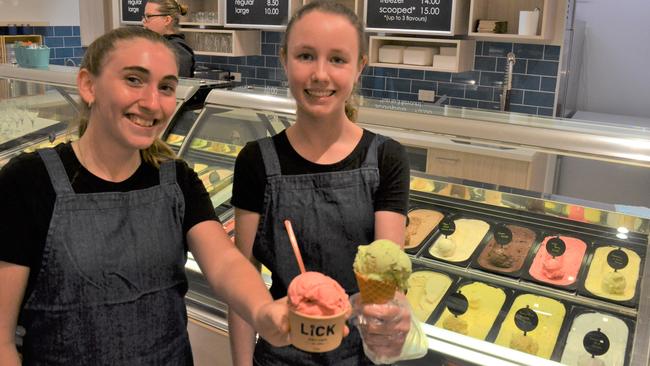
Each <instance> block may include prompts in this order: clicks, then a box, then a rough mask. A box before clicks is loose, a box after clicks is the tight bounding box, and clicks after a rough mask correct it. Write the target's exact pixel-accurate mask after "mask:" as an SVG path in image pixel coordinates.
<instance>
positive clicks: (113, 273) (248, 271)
mask: <svg viewBox="0 0 650 366" xmlns="http://www.w3.org/2000/svg"><path fill="white" fill-rule="evenodd" d="M177 70H178V69H177V64H176V56H175V53H174V50H173V47H172V46H171V45H170V44H169V42H167V41H166V40H165V39H164V38H163V37H161V36H160V35H158V34H156V33H154V32H151V31H149V30H146V29H143V28H138V27H128V28H120V29H115V30H113V31H111V32H109V33H107V34H105V35H103V36H101V37H99V38H98V39H97V40H95V41H94V42H93V43H92V44H91V45H90V46H89V47H88V50H87V51H86V54H85V56H84V59H83V62H82V64H81V68H80V70H79V73H78V75H77V86H78V91H79V96H80V97H81V99H82V101H83V104H82V106H83V110H82V117H83V118H82V119H81V122H80V125H79V140H78V141H75V142H72V143H63V144H59V145H57V146H56V147H54V148H49V149H43V150H38V151H37V152H33V153H23V154H21V155H19V156H17V157H16V158H13V159H12V160H11V161H10V162H9V163H8V164H7V165H6V166H5V167H4V168H3V169H2V170H0V191H1V192H2V194H1V195H0V222H2V225H0V237H1V238H2V245H0V365H3V366H17V365H20V364H21V361H20V360H19V356H18V353H17V350H16V346H15V343H14V335H15V331H16V324H17V322H18V318H19V316H20V324H22V325H23V326H24V327H25V329H26V335H25V337H24V342H23V348H22V356H23V360H22V362H23V364H24V365H174V366H177V365H191V364H192V355H191V350H190V343H189V338H188V333H187V312H186V308H185V301H184V297H185V293H186V292H187V289H188V282H187V278H186V275H185V262H186V260H187V251H188V250H191V251H192V254H193V255H194V258H195V259H196V260H197V262H198V264H199V266H200V267H201V270H202V271H203V274H204V276H205V277H206V279H207V280H208V282H209V283H210V284H211V286H212V288H213V289H214V290H215V292H216V293H218V294H219V295H220V296H222V297H223V298H224V299H225V301H227V302H228V304H229V306H230V307H231V308H233V309H235V310H236V311H237V313H238V314H241V315H242V316H243V317H244V318H245V319H246V321H248V322H251V324H254V327H255V328H256V329H257V330H258V331H259V332H260V335H261V336H262V337H264V338H266V339H267V340H268V341H269V342H271V343H272V344H276V345H286V344H288V320H287V316H288V315H287V314H288V308H287V304H286V301H284V302H281V301H279V302H274V301H273V300H272V298H271V296H270V295H269V293H268V290H267V289H266V286H265V285H264V283H263V281H262V280H261V279H260V276H259V273H258V272H257V271H256V270H255V268H254V267H253V266H252V265H251V263H250V262H249V261H248V260H247V259H246V258H245V257H244V256H242V254H241V253H240V251H239V250H238V249H237V248H236V247H235V246H234V244H233V243H232V242H231V241H230V239H229V238H228V236H227V235H226V233H225V232H224V230H223V228H222V226H221V224H220V223H219V221H218V219H217V217H216V216H215V212H214V209H213V207H212V205H211V202H210V199H209V197H208V194H207V192H206V190H205V188H204V186H203V184H202V183H201V181H200V180H199V178H198V177H197V175H196V173H195V172H194V171H193V170H192V169H191V168H190V167H189V166H188V165H187V164H186V163H185V162H184V161H182V160H179V159H176V158H175V156H174V153H173V152H172V151H171V150H170V149H169V148H168V147H167V146H166V145H165V144H164V143H163V142H162V141H161V140H160V139H159V137H158V136H160V133H161V132H162V131H163V129H164V128H165V126H166V124H167V123H168V121H169V118H170V116H171V115H172V113H173V111H174V108H175V105H176V97H175V91H176V87H177V85H178V76H177V75H178V74H177Z"/></svg>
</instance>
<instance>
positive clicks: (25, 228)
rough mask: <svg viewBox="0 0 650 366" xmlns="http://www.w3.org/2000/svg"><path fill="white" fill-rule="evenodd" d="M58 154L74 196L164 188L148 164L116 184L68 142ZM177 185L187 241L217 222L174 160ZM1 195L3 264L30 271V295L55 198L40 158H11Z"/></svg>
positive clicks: (196, 184)
mask: <svg viewBox="0 0 650 366" xmlns="http://www.w3.org/2000/svg"><path fill="white" fill-rule="evenodd" d="M54 149H55V151H56V152H57V153H58V154H59V156H60V157H61V161H62V162H63V166H64V167H65V170H66V172H67V173H68V178H69V179H70V182H72V188H73V189H74V191H75V192H76V193H99V192H128V191H133V190H140V189H145V188H149V187H152V186H156V185H158V184H160V175H159V174H160V173H159V170H158V169H157V168H156V167H154V166H153V165H150V164H147V163H145V162H143V163H142V164H141V165H140V167H139V168H138V169H137V170H136V171H135V173H133V175H132V176H131V177H129V178H128V179H126V180H124V181H122V182H119V183H114V182H109V181H105V180H103V179H100V178H98V177H96V176H94V175H93V174H92V173H90V172H89V171H88V170H86V169H85V168H84V167H83V166H81V164H80V163H79V160H77V157H76V155H75V154H74V151H73V150H72V145H70V144H69V143H67V144H59V145H57V146H56V147H55V148H54ZM176 181H177V183H178V186H179V187H180V189H181V191H182V192H183V198H184V200H185V216H184V217H183V237H185V234H187V232H188V231H189V230H190V229H191V228H192V227H193V226H194V225H196V224H198V223H200V222H203V221H206V220H218V219H217V216H216V214H215V212H214V208H213V206H212V203H211V202H210V197H209V195H208V193H207V192H206V190H205V187H204V186H203V183H201V181H200V180H199V178H198V176H197V175H196V173H195V172H194V171H193V170H192V169H191V168H190V167H189V166H188V165H187V163H185V162H184V161H182V160H177V161H176ZM0 192H2V194H0V238H2V242H1V243H0V261H5V262H9V263H14V264H19V265H23V266H27V267H30V278H29V282H28V291H29V289H30V288H31V285H33V281H34V280H35V276H36V275H37V274H38V272H39V270H40V266H41V259H42V256H43V250H44V247H45V241H46V238H47V231H48V228H49V225H50V220H51V219H52V211H53V209H54V201H55V198H56V195H55V193H54V187H53V186H52V183H51V181H50V176H49V175H48V173H47V169H46V168H45V163H44V162H43V160H42V159H41V158H40V156H39V155H38V154H37V153H27V154H21V155H19V156H17V157H15V158H13V159H11V160H10V161H9V163H7V165H6V166H5V167H4V168H2V170H0ZM186 248H187V244H186Z"/></svg>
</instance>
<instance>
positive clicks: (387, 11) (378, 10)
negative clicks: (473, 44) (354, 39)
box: [365, 0, 456, 34]
mask: <svg viewBox="0 0 650 366" xmlns="http://www.w3.org/2000/svg"><path fill="white" fill-rule="evenodd" d="M455 1H456V0H366V7H365V21H366V29H367V30H369V31H379V32H384V31H394V32H403V33H409V32H410V33H430V34H451V32H452V24H453V21H452V16H454V14H453V13H454V11H453V7H454V2H455Z"/></svg>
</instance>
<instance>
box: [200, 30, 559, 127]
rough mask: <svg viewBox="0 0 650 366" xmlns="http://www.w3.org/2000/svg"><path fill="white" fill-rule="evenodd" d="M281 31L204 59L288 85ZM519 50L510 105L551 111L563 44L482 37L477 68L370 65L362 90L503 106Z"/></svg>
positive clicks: (245, 78)
mask: <svg viewBox="0 0 650 366" xmlns="http://www.w3.org/2000/svg"><path fill="white" fill-rule="evenodd" d="M282 36H283V34H282V32H262V55H261V56H249V57H214V56H213V57H208V56H205V57H201V58H199V60H198V63H199V64H204V65H205V66H210V67H217V68H220V69H223V70H228V71H231V72H239V73H241V74H242V83H244V84H248V85H260V86H286V85H287V84H286V81H287V78H286V76H285V74H284V70H283V69H282V66H281V65H280V61H279V57H278V55H279V51H280V43H281V41H282ZM508 52H514V53H515V56H516V58H517V62H516V64H515V66H514V68H513V78H512V79H513V80H512V86H513V91H512V93H511V95H512V98H511V106H512V107H511V109H512V110H513V111H517V112H523V113H532V114H539V115H552V113H553V101H554V99H555V89H556V83H557V71H558V64H559V55H560V47H559V46H552V45H537V44H523V43H506V42H480V41H479V42H477V43H476V54H475V58H474V69H473V70H472V71H468V72H463V73H456V74H454V73H448V72H435V71H421V70H408V69H395V68H385V67H368V68H366V70H364V72H363V74H362V75H361V85H360V87H361V89H360V92H361V94H362V95H365V96H371V97H375V98H390V99H399V100H408V101H417V97H418V91H419V90H420V89H426V90H434V91H435V92H436V96H437V98H436V100H439V98H440V97H442V96H445V98H444V99H443V101H442V104H450V105H455V106H464V107H471V108H481V109H492V110H498V109H499V97H500V94H501V93H500V85H501V83H502V82H503V76H504V71H505V64H506V59H505V57H506V55H507V54H508Z"/></svg>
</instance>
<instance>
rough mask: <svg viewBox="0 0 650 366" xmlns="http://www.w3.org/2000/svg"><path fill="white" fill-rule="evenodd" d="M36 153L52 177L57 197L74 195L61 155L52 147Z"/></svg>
mask: <svg viewBox="0 0 650 366" xmlns="http://www.w3.org/2000/svg"><path fill="white" fill-rule="evenodd" d="M36 151H37V152H38V155H40V157H41V159H43V162H44V163H45V168H46V169H47V173H48V174H49V176H50V181H51V182H52V187H54V192H55V193H56V195H57V196H59V195H64V194H74V190H73V189H72V185H71V184H70V179H69V178H68V173H67V172H66V171H65V167H64V166H63V162H62V161H61V158H60V157H59V154H57V152H56V151H55V150H54V149H53V148H51V147H48V148H44V149H38V150H36Z"/></svg>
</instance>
